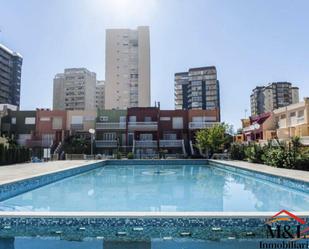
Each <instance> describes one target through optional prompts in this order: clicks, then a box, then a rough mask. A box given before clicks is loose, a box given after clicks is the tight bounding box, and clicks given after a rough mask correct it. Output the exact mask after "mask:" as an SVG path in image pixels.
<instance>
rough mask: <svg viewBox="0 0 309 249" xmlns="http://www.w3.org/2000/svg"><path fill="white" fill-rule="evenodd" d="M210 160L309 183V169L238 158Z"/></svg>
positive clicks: (210, 160)
mask: <svg viewBox="0 0 309 249" xmlns="http://www.w3.org/2000/svg"><path fill="white" fill-rule="evenodd" d="M208 161H209V162H212V163H219V164H223V165H226V166H230V167H235V168H238V169H243V170H248V171H253V172H257V173H261V174H267V175H270V176H275V177H282V178H286V179H290V180H294V181H300V182H305V183H309V171H304V170H295V169H285V168H276V167H272V166H268V165H265V164H258V163H249V162H245V161H238V160H217V159H208ZM239 163H240V165H239ZM289 173H294V174H293V175H291V174H289ZM295 173H296V174H295Z"/></svg>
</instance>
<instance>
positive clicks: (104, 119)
mask: <svg viewBox="0 0 309 249" xmlns="http://www.w3.org/2000/svg"><path fill="white" fill-rule="evenodd" d="M100 121H101V122H107V121H108V116H100Z"/></svg>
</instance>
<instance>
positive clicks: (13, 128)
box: [1, 110, 36, 146]
mask: <svg viewBox="0 0 309 249" xmlns="http://www.w3.org/2000/svg"><path fill="white" fill-rule="evenodd" d="M35 129H36V111H17V110H7V112H6V113H5V115H4V116H3V117H1V136H5V137H8V138H11V139H14V140H16V141H17V142H18V143H19V144H20V145H23V146H26V144H27V141H28V140H29V139H31V138H32V136H33V135H34V134H35Z"/></svg>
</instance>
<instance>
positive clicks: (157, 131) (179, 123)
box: [96, 107, 219, 157]
mask: <svg viewBox="0 0 309 249" xmlns="http://www.w3.org/2000/svg"><path fill="white" fill-rule="evenodd" d="M218 122H219V116H218V113H217V111H216V110H160V108H159V107H132V108H128V110H127V111H125V110H103V111H100V112H99V113H98V118H97V124H96V147H97V151H99V152H100V153H103V154H112V153H115V152H116V151H125V152H129V151H132V152H133V153H134V154H135V156H136V157H153V156H157V155H158V154H159V153H160V151H167V153H168V154H170V155H171V154H172V155H177V154H178V155H189V154H190V155H194V154H197V153H198V151H196V149H195V146H194V144H195V140H194V138H195V133H196V131H198V130H199V129H202V128H206V127H211V126H213V125H215V124H217V123H218Z"/></svg>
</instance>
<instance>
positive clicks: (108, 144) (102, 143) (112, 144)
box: [95, 140, 117, 148]
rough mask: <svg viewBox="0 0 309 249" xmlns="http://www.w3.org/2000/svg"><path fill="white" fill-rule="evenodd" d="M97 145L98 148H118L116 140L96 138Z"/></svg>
mask: <svg viewBox="0 0 309 249" xmlns="http://www.w3.org/2000/svg"><path fill="white" fill-rule="evenodd" d="M95 145H96V147H97V148H116V147H117V141H116V140H95Z"/></svg>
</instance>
